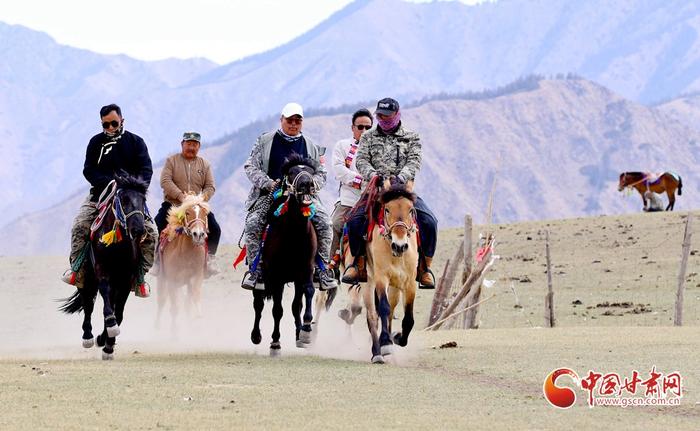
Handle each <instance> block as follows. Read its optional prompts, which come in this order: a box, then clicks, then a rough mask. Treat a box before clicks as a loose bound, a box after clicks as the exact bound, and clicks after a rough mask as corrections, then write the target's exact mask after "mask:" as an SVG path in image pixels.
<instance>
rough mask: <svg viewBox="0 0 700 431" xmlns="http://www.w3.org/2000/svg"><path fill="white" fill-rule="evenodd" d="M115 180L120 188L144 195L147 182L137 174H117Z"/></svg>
mask: <svg viewBox="0 0 700 431" xmlns="http://www.w3.org/2000/svg"><path fill="white" fill-rule="evenodd" d="M116 180H117V186H118V187H119V188H120V189H126V190H133V191H135V192H137V193H141V194H144V195H145V194H146V191H147V190H148V183H147V182H146V181H144V180H143V179H142V178H141V177H139V176H134V175H129V174H123V175H117V176H116Z"/></svg>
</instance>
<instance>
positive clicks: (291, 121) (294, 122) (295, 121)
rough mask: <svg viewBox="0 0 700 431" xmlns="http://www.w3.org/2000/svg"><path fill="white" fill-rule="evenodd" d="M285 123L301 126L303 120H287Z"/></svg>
mask: <svg viewBox="0 0 700 431" xmlns="http://www.w3.org/2000/svg"><path fill="white" fill-rule="evenodd" d="M284 121H286V122H287V123H289V124H296V125H299V124H301V122H302V121H303V120H302V119H301V118H285V119H284Z"/></svg>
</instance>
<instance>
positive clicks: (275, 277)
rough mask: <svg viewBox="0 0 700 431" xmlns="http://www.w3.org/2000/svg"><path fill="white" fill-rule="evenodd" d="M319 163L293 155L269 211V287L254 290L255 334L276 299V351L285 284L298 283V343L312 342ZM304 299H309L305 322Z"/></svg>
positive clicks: (254, 337)
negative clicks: (267, 305)
mask: <svg viewBox="0 0 700 431" xmlns="http://www.w3.org/2000/svg"><path fill="white" fill-rule="evenodd" d="M317 169H318V163H317V162H316V161H314V160H313V159H309V158H304V157H302V156H299V155H297V154H293V155H292V156H290V157H289V158H288V159H287V160H285V163H284V164H283V165H282V174H283V176H284V179H283V183H282V187H281V188H280V189H279V190H277V191H276V192H275V193H273V201H272V205H271V207H270V210H269V212H268V217H267V219H268V221H269V227H268V230H267V233H266V236H265V238H264V243H263V248H262V252H261V253H262V257H263V260H262V262H261V264H262V265H264V270H263V274H264V281H265V290H264V291H263V290H254V291H253V307H254V308H255V323H254V326H253V331H252V332H251V334H250V339H251V341H252V342H253V344H260V341H261V340H262V336H261V335H260V316H261V314H262V310H263V308H264V306H265V301H264V300H265V299H270V298H272V300H273V306H272V316H273V317H274V319H275V327H274V330H273V331H272V343H270V354H271V355H273V356H275V355H277V354H279V349H280V342H279V339H280V331H279V325H280V320H281V319H282V314H283V309H282V293H283V290H284V285H285V283H288V282H293V283H294V300H293V301H292V314H293V315H294V323H295V326H296V345H297V347H304V346H305V345H307V344H310V343H311V321H312V318H313V316H312V303H313V296H314V286H313V280H312V279H313V272H314V259H315V256H316V249H317V244H316V231H315V230H314V227H313V225H312V224H311V218H312V217H313V214H314V212H315V207H314V204H313V203H312V200H311V197H312V196H313V195H315V194H316V192H317V185H316V183H315V181H314V178H313V176H314V174H315V173H316V171H317ZM302 298H304V299H305V304H304V316H303V322H302V317H301V307H302Z"/></svg>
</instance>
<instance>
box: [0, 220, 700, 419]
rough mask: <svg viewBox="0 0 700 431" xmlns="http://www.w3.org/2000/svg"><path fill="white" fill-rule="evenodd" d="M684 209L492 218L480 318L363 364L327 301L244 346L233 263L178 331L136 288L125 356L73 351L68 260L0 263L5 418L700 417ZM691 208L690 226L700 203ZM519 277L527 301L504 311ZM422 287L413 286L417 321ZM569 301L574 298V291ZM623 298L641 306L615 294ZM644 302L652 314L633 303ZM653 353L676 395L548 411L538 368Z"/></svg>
mask: <svg viewBox="0 0 700 431" xmlns="http://www.w3.org/2000/svg"><path fill="white" fill-rule="evenodd" d="M696 214H697V213H696ZM682 215H683V214H681V213H675V214H640V215H631V216H618V217H599V218H589V219H574V220H565V221H551V222H537V223H522V224H517V225H507V226H497V227H495V230H494V232H495V233H496V238H497V241H498V244H497V246H496V254H499V255H500V256H501V260H500V261H499V262H498V263H497V264H496V265H495V267H494V269H493V271H492V272H491V273H489V275H487V278H489V279H494V280H496V285H495V287H494V288H493V291H492V292H489V291H487V292H486V295H488V294H490V293H496V294H497V296H496V297H495V298H494V299H492V300H491V301H489V302H487V303H486V304H485V305H484V307H483V309H482V311H481V314H480V322H481V328H482V329H480V330H478V331H470V332H463V331H441V332H437V333H422V332H417V333H416V334H415V336H414V337H413V338H412V340H411V344H410V345H409V347H408V349H407V350H406V351H401V352H399V354H397V355H396V358H395V364H394V365H393V366H391V365H390V366H384V367H381V366H371V365H369V364H367V363H366V361H367V359H368V358H369V355H368V346H367V335H366V332H367V331H366V327H365V326H364V324H363V322H359V323H360V325H357V327H356V328H354V329H353V331H352V332H350V333H348V331H347V330H346V328H345V327H344V326H343V325H342V324H341V323H340V321H339V319H337V318H336V317H335V311H333V312H332V313H331V314H328V315H325V316H324V317H323V318H322V320H321V322H320V324H321V330H320V331H319V333H320V335H319V338H318V340H317V346H316V347H314V348H313V349H312V350H311V351H310V352H298V351H296V349H295V348H294V347H293V343H291V337H292V333H293V332H292V331H293V329H292V327H291V316H290V314H291V313H290V312H289V311H288V309H287V310H285V317H284V319H283V332H282V342H283V349H284V352H285V354H284V356H283V358H281V359H280V360H271V359H270V358H269V357H268V356H267V343H268V342H269V339H268V338H267V337H268V336H269V331H270V325H269V320H270V319H269V316H267V321H266V322H264V323H265V325H264V328H263V333H264V338H263V344H262V345H261V346H260V347H258V348H253V347H252V346H251V344H250V342H249V340H248V336H249V333H250V328H251V323H252V307H251V302H252V301H251V299H250V297H249V293H248V292H244V291H242V290H241V289H240V288H239V287H238V280H239V278H240V273H236V272H233V271H226V272H225V273H224V274H223V275H219V276H217V277H215V278H213V279H211V280H210V282H209V283H208V284H207V286H206V291H205V304H204V309H205V312H206V315H205V317H203V318H201V319H198V320H194V321H185V322H183V323H182V324H181V325H180V328H179V330H178V331H177V333H176V334H173V332H171V330H170V327H169V325H168V324H166V322H164V324H163V325H162V326H161V329H156V328H154V326H153V323H154V317H155V301H154V300H153V299H149V300H143V299H139V298H134V297H132V298H130V300H129V302H128V303H127V308H126V317H125V322H124V325H123V332H122V335H121V336H120V338H119V344H118V350H117V360H116V361H114V362H109V363H105V362H102V361H101V360H99V357H100V355H99V351H98V350H97V349H92V350H88V351H85V350H83V349H82V348H81V347H80V341H79V339H80V335H81V331H80V318H79V317H78V316H74V317H68V316H62V315H60V314H59V313H58V312H56V306H57V303H55V302H54V301H53V299H56V298H59V297H63V296H68V295H69V294H70V293H71V291H70V288H69V287H68V286H65V285H62V284H61V282H60V281H58V275H59V274H60V273H61V269H62V266H63V259H64V258H61V257H32V258H26V257H25V258H0V266H1V267H2V275H0V283H1V284H2V289H0V292H1V293H0V295H2V298H1V299H2V300H1V301H0V308H1V309H0V339H1V340H2V345H0V381H2V382H3V389H4V390H2V391H1V392H0V428H2V429H22V428H37V427H48V428H79V429H80V428H105V427H106V424H113V425H117V427H118V428H125V429H126V428H128V429H134V428H139V429H149V428H154V429H155V428H165V429H178V428H185V427H187V426H190V427H195V428H221V429H230V428H232V427H236V428H239V427H242V428H244V429H249V428H259V429H263V428H264V429H270V428H302V427H307V428H310V429H320V428H324V429H348V428H365V429H367V428H369V429H376V428H380V427H388V428H399V427H401V428H409V429H425V428H426V427H435V428H438V429H441V428H447V429H464V428H467V427H471V428H476V429H479V428H486V427H489V428H493V427H494V424H498V426H496V428H497V429H502V428H503V429H505V428H510V429H555V428H558V427H561V426H562V425H566V426H567V427H569V426H580V427H582V429H589V428H592V427H593V426H596V427H597V426H600V425H601V424H606V425H610V424H612V425H615V426H617V427H618V428H621V429H640V428H642V429H697V423H698V422H700V414H699V413H698V411H699V408H698V406H699V404H698V402H700V395H699V391H698V388H699V387H700V386H699V383H700V382H699V381H698V376H700V361H698V360H697V351H698V347H699V346H698V344H700V329H699V328H698V326H699V325H698V324H699V323H700V311H699V310H698V309H699V308H700V307H699V304H700V286H698V284H699V283H700V278H698V276H697V272H700V271H698V269H700V255H699V254H698V253H697V252H696V253H695V254H694V255H692V256H691V259H690V261H689V265H688V272H689V274H688V282H687V284H686V285H687V287H688V289H687V291H686V307H685V314H684V321H685V323H686V325H687V326H686V327H683V328H673V327H671V326H670V321H669V319H671V318H672V315H673V314H672V313H673V300H674V297H675V283H676V277H677V271H678V262H679V258H680V242H681V239H680V237H681V235H682V228H683V225H682V223H683V219H682ZM695 220H697V221H698V223H696V225H700V214H697V215H696V218H695ZM544 228H549V229H550V231H551V232H552V258H553V263H554V264H555V269H556V271H557V273H555V274H554V275H555V277H554V282H555V304H556V310H557V318H558V324H559V327H558V328H556V329H554V330H548V329H542V328H538V326H541V325H542V324H543V318H542V310H543V308H542V300H543V298H544V293H545V287H544V280H545V278H544V277H545V274H544V271H543V267H542V263H543V259H542V255H543V252H544V246H543V243H542V235H543V233H542V232H543V229H544ZM477 231H478V230H477ZM458 235H459V232H458V231H454V230H453V231H445V232H443V233H442V237H441V240H440V254H439V255H438V259H437V265H436V268H439V270H441V269H442V263H441V262H444V259H445V256H449V255H451V254H452V251H453V247H454V245H455V244H456V243H457V242H458V241H460V240H461V238H459V236H458ZM528 237H529V238H530V239H527V238H528ZM698 241H700V237H698V235H696V236H695V241H694V243H695V244H697V243H698ZM698 248H700V247H698V246H697V245H694V246H693V247H691V249H693V250H697V249H698ZM233 252H234V250H232V249H231V248H225V249H224V254H225V256H224V259H225V260H228V261H230V260H232V256H233ZM645 256H646V257H645ZM595 261H598V262H595ZM650 262H651V263H650ZM526 279H529V280H530V281H529V282H527V281H523V280H526ZM511 281H512V282H513V284H514V287H515V289H516V292H517V293H518V295H519V299H520V303H521V305H522V308H514V307H513V305H514V296H513V294H512V292H511V289H510V282H511ZM154 284H155V283H154ZM430 295H431V292H425V291H420V292H419V296H418V299H417V304H418V307H417V319H416V321H417V326H418V328H420V327H422V326H423V325H424V322H425V319H426V311H427V308H428V306H429V300H430ZM342 296H343V295H342V294H341V295H339V298H338V300H337V302H336V309H337V306H339V305H340V304H342V300H343V297H342ZM575 300H579V301H581V302H582V304H580V305H574V304H572V303H573V302H574V301H575ZM606 302H607V304H608V306H605V304H606ZM625 302H631V303H632V304H633V306H632V307H621V306H611V305H612V304H614V303H619V304H623V303H625ZM599 304H600V305H603V306H598V305H599ZM639 304H643V305H644V307H645V308H648V309H649V310H650V311H648V312H647V311H640V312H639V313H634V312H628V311H632V310H634V309H635V307H637V306H638V305H639ZM647 304H648V305H647ZM589 307H590V308H589ZM267 311H268V312H269V309H268V310H267ZM607 311H610V313H608V314H605V313H606V312H607ZM97 316H98V315H97V314H96V315H95V319H94V320H93V321H94V322H95V323H97V322H98V321H99V318H97ZM285 325H286V326H285ZM96 326H97V325H96ZM445 341H457V343H458V346H459V347H458V348H456V349H433V348H431V347H432V346H436V345H439V344H441V343H443V342H445ZM256 353H257V354H256ZM305 353H306V354H305ZM308 353H311V354H312V355H311V356H309V355H308ZM653 365H656V367H657V369H658V370H660V371H663V372H671V371H676V370H677V371H680V372H681V373H682V375H683V378H684V382H683V383H684V386H685V396H684V398H683V400H682V405H681V406H678V407H666V408H648V407H637V408H627V409H622V408H612V407H611V408H594V409H589V408H588V407H586V406H585V404H584V403H583V400H582V399H581V397H580V396H579V399H578V401H577V405H576V406H575V407H574V408H572V409H570V410H567V411H558V410H556V409H554V408H553V407H551V406H549V405H548V404H547V403H546V401H545V400H544V397H543V395H542V382H543V380H544V377H545V376H546V374H547V373H549V372H550V371H551V370H553V369H554V368H558V367H570V368H573V369H575V370H577V371H578V372H579V374H583V373H585V372H586V371H587V370H589V369H595V370H601V371H606V372H609V371H615V372H619V373H621V374H623V375H629V374H630V373H631V370H633V369H637V370H639V371H640V372H646V371H648V370H649V369H650V368H651V366H653ZM189 398H191V399H189ZM232 401H233V402H232ZM271 406H274V407H271Z"/></svg>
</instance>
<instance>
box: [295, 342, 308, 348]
mask: <svg viewBox="0 0 700 431" xmlns="http://www.w3.org/2000/svg"><path fill="white" fill-rule="evenodd" d="M297 347H298V348H300V349H305V348H306V344H304V342H303V341H301V340H297Z"/></svg>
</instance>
